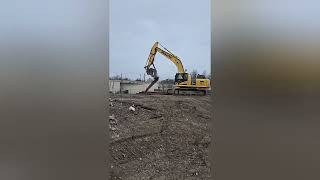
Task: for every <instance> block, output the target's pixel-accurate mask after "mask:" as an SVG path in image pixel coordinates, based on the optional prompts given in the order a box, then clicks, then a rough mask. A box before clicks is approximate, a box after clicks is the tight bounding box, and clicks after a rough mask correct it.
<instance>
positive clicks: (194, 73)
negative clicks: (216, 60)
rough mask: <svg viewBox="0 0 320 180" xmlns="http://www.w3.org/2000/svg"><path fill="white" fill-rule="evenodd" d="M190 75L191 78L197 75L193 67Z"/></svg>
mask: <svg viewBox="0 0 320 180" xmlns="http://www.w3.org/2000/svg"><path fill="white" fill-rule="evenodd" d="M190 75H191V77H192V78H196V77H197V75H198V71H197V70H195V69H193V70H192V71H191V73H190Z"/></svg>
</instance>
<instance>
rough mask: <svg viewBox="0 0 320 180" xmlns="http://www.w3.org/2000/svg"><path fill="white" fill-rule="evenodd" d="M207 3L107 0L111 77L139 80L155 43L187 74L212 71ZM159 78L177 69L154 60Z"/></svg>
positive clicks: (204, 0) (192, 0)
mask: <svg viewBox="0 0 320 180" xmlns="http://www.w3.org/2000/svg"><path fill="white" fill-rule="evenodd" d="M210 18H211V14H210V0H201V1H195V0H161V1H159V0H134V1H133V0H110V34H109V37H110V64H109V65H110V66H109V67H110V75H111V76H112V75H116V74H120V73H123V74H124V75H126V76H127V77H131V78H138V77H139V76H140V74H142V76H143V73H144V72H145V70H144V68H143V67H144V66H145V64H146V62H147V58H148V56H149V53H150V49H151V47H152V45H153V43H154V42H155V41H159V42H160V43H161V44H162V45H164V47H166V48H167V49H169V50H170V51H171V52H173V53H174V54H176V55H177V56H178V57H180V59H181V60H182V63H183V65H184V68H185V69H187V71H188V72H191V70H192V69H197V70H198V71H199V73H202V72H203V71H204V70H205V71H207V72H208V73H209V72H210V69H211V57H210V51H211V50H210V46H211V40H210V38H211V35H210V32H211V30H210V28H211V27H210V26H211V25H210V23H211V22H210ZM155 65H156V67H157V70H158V74H159V76H160V79H166V78H174V75H175V73H176V72H177V68H176V66H175V65H174V64H173V63H172V62H171V61H169V60H168V59H166V58H165V57H164V56H162V55H161V54H157V55H156V57H155Z"/></svg>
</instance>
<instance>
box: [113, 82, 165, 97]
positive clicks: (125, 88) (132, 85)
mask: <svg viewBox="0 0 320 180" xmlns="http://www.w3.org/2000/svg"><path fill="white" fill-rule="evenodd" d="M149 84H150V83H147V82H143V81H128V80H109V92H110V93H114V94H117V93H124V94H137V93H139V92H142V91H145V90H146V88H147V87H148V86H149ZM158 86H159V84H158V83H155V84H154V85H153V86H152V87H151V88H150V89H149V92H152V91H154V90H155V89H158Z"/></svg>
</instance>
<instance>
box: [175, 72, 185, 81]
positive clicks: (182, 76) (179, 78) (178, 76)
mask: <svg viewBox="0 0 320 180" xmlns="http://www.w3.org/2000/svg"><path fill="white" fill-rule="evenodd" d="M187 80H188V74H187V73H177V74H176V77H175V81H176V82H177V83H181V82H184V81H187Z"/></svg>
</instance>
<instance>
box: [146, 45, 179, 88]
mask: <svg viewBox="0 0 320 180" xmlns="http://www.w3.org/2000/svg"><path fill="white" fill-rule="evenodd" d="M162 47H163V46H162ZM157 52H159V53H160V54H162V55H163V56H165V57H166V58H168V59H169V60H170V61H171V62H173V63H174V64H175V65H176V67H177V69H178V72H179V73H185V70H184V68H183V65H182V62H181V60H180V59H179V57H177V56H176V55H174V54H173V53H171V52H170V51H169V50H168V49H166V48H165V47H163V49H161V48H160V47H159V42H155V43H154V45H153V46H152V48H151V51H150V54H149V57H148V61H147V63H146V65H145V67H144V68H145V69H146V73H147V74H148V75H150V76H151V77H153V78H154V80H153V82H152V83H151V84H150V85H149V86H148V87H147V89H146V90H145V92H147V91H148V90H149V89H150V88H151V87H152V86H153V85H154V84H155V83H156V82H157V81H158V80H159V76H158V74H157V70H156V67H155V66H154V58H155V56H156V54H157ZM151 66H152V67H153V68H152V67H151Z"/></svg>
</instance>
